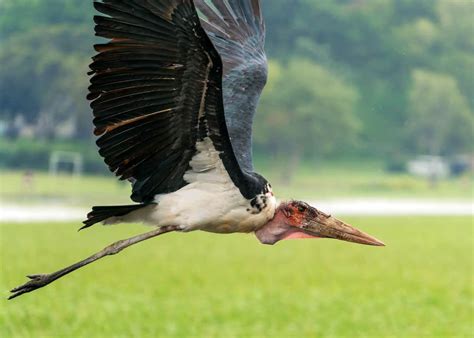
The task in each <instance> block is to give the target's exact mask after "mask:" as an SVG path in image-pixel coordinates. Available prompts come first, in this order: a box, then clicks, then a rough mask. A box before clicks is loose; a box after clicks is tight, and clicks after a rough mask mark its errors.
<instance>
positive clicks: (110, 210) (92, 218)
mask: <svg viewBox="0 0 474 338" xmlns="http://www.w3.org/2000/svg"><path fill="white" fill-rule="evenodd" d="M145 206H146V204H134V205H116V206H106V207H92V211H91V212H90V213H88V214H87V219H86V220H85V221H83V222H82V223H84V226H83V227H82V228H80V229H79V230H82V229H85V228H88V227H90V226H92V225H94V224H96V223H99V222H102V221H104V220H106V219H107V218H109V217H114V216H115V217H120V216H124V215H126V214H128V213H130V212H132V211H135V210H138V209H140V208H143V207H145Z"/></svg>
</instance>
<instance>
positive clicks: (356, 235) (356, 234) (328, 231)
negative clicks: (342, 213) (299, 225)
mask: <svg viewBox="0 0 474 338" xmlns="http://www.w3.org/2000/svg"><path fill="white" fill-rule="evenodd" d="M303 229H304V231H305V232H307V233H308V234H310V235H313V236H317V237H325V238H334V239H339V240H342V241H347V242H353V243H359V244H365V245H374V246H385V243H383V242H382V241H380V240H378V239H377V238H375V237H372V236H370V235H368V234H366V233H364V232H362V231H360V230H358V229H356V228H354V227H353V226H351V225H349V224H347V223H344V222H343V221H340V220H338V219H337V218H335V217H332V216H331V215H327V214H325V213H322V212H320V211H318V212H317V216H316V217H314V218H313V219H311V220H306V222H305V224H304V226H303Z"/></svg>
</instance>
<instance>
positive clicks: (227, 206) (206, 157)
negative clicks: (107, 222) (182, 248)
mask: <svg viewBox="0 0 474 338" xmlns="http://www.w3.org/2000/svg"><path fill="white" fill-rule="evenodd" d="M196 148H197V150H198V152H197V154H196V155H195V156H194V157H193V159H192V161H191V162H190V165H191V169H190V170H189V171H188V172H187V173H186V174H185V176H184V179H185V181H186V182H188V183H189V184H188V185H186V186H184V187H183V188H181V189H179V190H177V191H175V192H172V193H169V194H163V195H158V196H156V198H155V202H156V203H157V204H152V205H150V206H148V207H146V208H143V209H139V210H137V211H135V212H132V213H130V214H129V215H127V216H125V217H123V218H122V219H121V221H125V222H130V221H131V222H133V221H135V220H141V221H145V223H148V224H151V225H154V226H164V225H179V226H182V229H183V231H192V230H203V231H209V232H217V233H232V232H252V231H255V230H256V229H258V228H260V227H261V226H263V225H264V224H265V223H267V222H268V221H269V220H270V219H272V218H273V216H274V214H275V209H276V206H277V202H276V199H275V197H274V196H273V193H271V192H269V193H267V194H265V195H259V196H257V200H258V202H259V205H258V206H252V205H251V203H250V202H251V201H250V200H248V199H246V198H244V197H243V196H242V194H241V193H240V191H239V189H238V188H237V187H236V186H235V185H234V183H233V182H232V180H231V178H230V176H229V174H228V173H227V171H226V170H225V168H224V165H223V163H222V161H221V159H220V157H219V154H218V153H217V151H216V150H215V148H214V146H213V145H212V142H211V140H210V139H208V138H206V139H205V140H204V141H203V142H200V143H198V144H197V147H196Z"/></svg>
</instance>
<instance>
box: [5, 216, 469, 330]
mask: <svg viewBox="0 0 474 338" xmlns="http://www.w3.org/2000/svg"><path fill="white" fill-rule="evenodd" d="M348 221H350V222H352V224H354V225H357V226H359V227H360V228H361V229H363V230H365V231H367V232H369V233H371V234H373V235H375V236H376V237H378V238H380V239H382V240H384V241H385V242H386V243H387V247H385V248H374V247H366V246H359V245H354V244H349V243H343V242H338V241H334V240H323V239H318V240H303V241H285V242H283V243H280V244H278V245H276V246H274V247H269V246H263V245H260V244H258V243H257V241H256V239H255V238H254V237H253V236H252V235H228V236H224V235H212V234H205V233H190V234H169V235H165V236H163V237H161V238H157V239H153V240H150V241H148V242H145V243H142V244H140V245H138V246H135V247H132V248H129V249H127V250H125V251H124V252H122V253H120V254H119V255H117V256H114V257H109V258H106V259H104V260H102V261H99V262H97V263H95V264H93V265H91V266H89V267H87V268H84V269H82V270H79V271H77V272H75V273H73V274H72V275H69V276H67V277H65V278H63V279H62V280H59V281H57V282H56V283H54V284H52V285H50V286H48V287H46V288H44V289H42V290H39V291H37V292H35V293H32V294H27V295H25V296H22V297H20V298H18V299H15V300H13V301H6V300H2V301H1V304H2V305H1V306H0V309H1V317H0V335H1V336H2V337H43V336H44V337H131V336H134V337H165V336H170V337H190V336H197V337H264V336H265V337H290V336H292V337H343V336H346V337H356V336H360V337H472V335H473V332H474V331H473V330H474V324H473V318H474V317H473V316H474V307H473V297H474V290H473V285H474V278H473V269H474V267H473V251H472V250H473V224H472V219H471V218H469V217H451V218H442V217H441V218H440V217H421V218H408V217H399V218H362V217H352V218H349V219H348ZM77 227H78V224H36V225H27V224H1V225H0V230H1V232H0V235H1V243H0V244H1V281H0V288H1V290H2V295H3V297H5V298H6V297H7V296H8V291H7V290H8V289H10V288H12V287H13V286H16V285H18V284H20V283H23V282H24V281H25V278H24V276H25V275H26V274H29V273H41V272H51V271H53V270H56V269H58V268H61V267H63V266H64V265H68V264H70V263H72V262H74V261H76V260H78V259H81V258H84V257H85V256H87V255H89V254H90V253H92V252H95V251H97V250H98V249H101V248H102V247H104V246H105V245H106V244H109V243H111V242H113V241H115V240H117V239H120V238H124V237H127V236H129V235H132V234H134V233H137V232H140V231H144V229H143V228H142V227H139V226H137V225H135V226H134V225H129V226H116V227H100V226H99V227H95V228H92V229H90V230H89V231H85V232H81V233H77V232H76V229H77Z"/></svg>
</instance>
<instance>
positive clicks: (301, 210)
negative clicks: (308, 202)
mask: <svg viewBox="0 0 474 338" xmlns="http://www.w3.org/2000/svg"><path fill="white" fill-rule="evenodd" d="M298 211H299V212H305V211H306V207H305V206H304V205H299V206H298Z"/></svg>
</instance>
